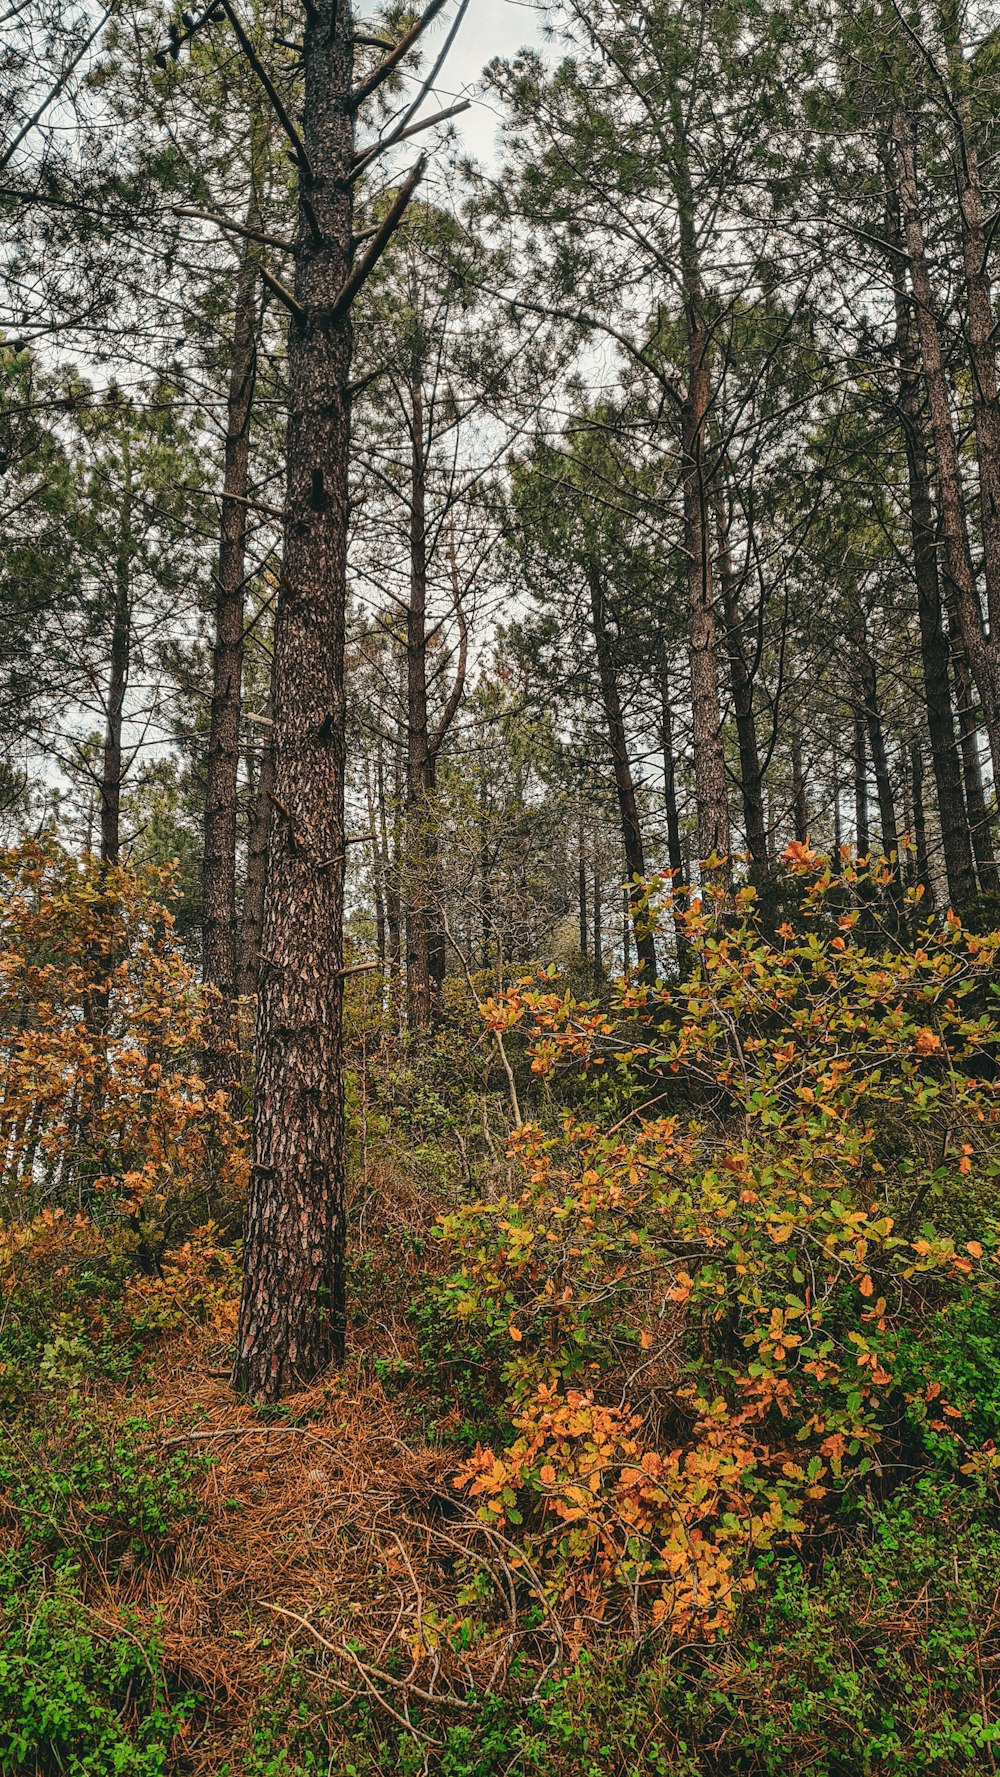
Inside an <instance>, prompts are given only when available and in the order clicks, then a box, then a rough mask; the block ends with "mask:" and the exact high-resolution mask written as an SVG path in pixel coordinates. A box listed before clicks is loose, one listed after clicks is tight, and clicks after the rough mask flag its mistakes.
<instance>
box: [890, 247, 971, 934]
mask: <svg viewBox="0 0 1000 1777" xmlns="http://www.w3.org/2000/svg"><path fill="white" fill-rule="evenodd" d="M893 281H894V286H895V292H896V346H897V351H898V352H899V358H900V379H899V408H900V414H901V416H902V421H903V437H904V442H905V446H906V470H907V480H908V484H909V505H910V535H911V538H912V543H913V577H914V580H915V582H916V590H917V618H918V622H919V626H920V657H921V664H922V668H923V680H924V707H925V710H926V714H927V733H928V737H929V739H930V743H931V765H932V768H933V772H934V789H935V793H936V796H937V805H938V817H939V819H940V823H941V849H942V852H943V854H944V867H945V876H946V878H947V882H948V896H949V899H950V901H951V904H952V906H953V907H968V906H971V904H972V902H973V901H974V900H975V898H976V874H975V866H974V863H973V856H972V845H971V841H970V837H969V821H968V815H967V813H966V808H965V797H964V794H963V791H962V772H961V765H960V762H959V755H958V747H957V745H956V741H955V722H954V715H953V713H952V707H951V690H950V685H949V673H948V655H949V647H948V637H947V634H946V633H945V627H944V612H943V610H942V606H941V587H940V582H939V579H938V556H937V537H936V534H935V520H934V502H933V498H932V495H931V477H930V468H929V465H928V462H927V450H926V445H925V442H924V430H923V416H922V413H921V401H920V387H919V370H918V368H917V364H916V362H915V360H914V355H913V350H912V334H911V327H910V318H909V314H908V312H907V305H906V298H905V293H904V291H903V289H902V287H901V284H900V280H899V279H898V277H894V280H893Z"/></svg>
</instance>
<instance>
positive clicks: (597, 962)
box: [593, 864, 604, 981]
mask: <svg viewBox="0 0 1000 1777" xmlns="http://www.w3.org/2000/svg"><path fill="white" fill-rule="evenodd" d="M602 896H603V890H602V887H601V872H600V868H599V866H598V865H597V864H595V865H594V894H593V906H594V976H595V979H596V980H597V981H600V980H601V978H602V976H603V974H604V924H603V921H604V905H603V900H602Z"/></svg>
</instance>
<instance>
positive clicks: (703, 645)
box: [672, 103, 731, 880]
mask: <svg viewBox="0 0 1000 1777" xmlns="http://www.w3.org/2000/svg"><path fill="white" fill-rule="evenodd" d="M672 122H673V133H674V155H675V167H674V188H675V192H676V196H677V214H678V223H679V230H680V271H681V282H682V287H683V297H684V327H685V335H686V347H687V367H686V386H685V390H684V400H683V408H682V414H681V481H682V491H683V506H684V552H685V557H686V560H687V606H688V612H687V615H688V654H689V658H690V665H691V731H692V748H693V753H694V789H695V801H696V803H697V806H698V849H699V851H700V853H701V857H702V859H703V860H704V859H706V858H708V857H710V856H711V855H712V854H713V853H714V854H715V855H716V856H717V857H719V858H725V859H728V857H729V851H730V845H731V838H730V831H729V796H728V790H727V786H726V760H725V752H724V750H723V744H722V708H721V700H720V695H719V648H718V634H717V628H716V619H715V593H714V588H713V583H712V582H713V576H712V547H711V541H710V537H709V511H708V505H709V503H708V490H709V475H708V468H707V465H706V462H705V450H706V440H707V427H708V411H709V403H710V399H711V373H710V364H709V330H708V326H707V324H706V320H705V292H704V289H703V286H702V277H701V269H700V266H699V259H698V242H697V230H696V222H695V213H694V195H693V191H692V186H691V175H690V167H689V164H688V154H687V146H686V141H685V132H684V128H683V122H682V119H681V116H680V108H679V103H678V104H675V107H674V114H673V118H672ZM728 875H729V870H728V864H727V865H726V866H724V868H723V876H724V878H725V879H726V880H728Z"/></svg>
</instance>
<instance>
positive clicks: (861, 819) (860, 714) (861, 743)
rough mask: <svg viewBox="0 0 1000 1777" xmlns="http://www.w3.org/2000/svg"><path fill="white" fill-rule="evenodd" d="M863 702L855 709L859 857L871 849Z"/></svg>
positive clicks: (855, 827)
mask: <svg viewBox="0 0 1000 1777" xmlns="http://www.w3.org/2000/svg"><path fill="white" fill-rule="evenodd" d="M866 733H867V731H866V728H865V715H864V707H863V704H861V703H858V704H856V705H855V709H854V849H855V852H856V853H857V856H858V857H859V858H866V857H867V856H868V853H869V851H870V850H871V835H870V832H869V828H868V746H867V740H866Z"/></svg>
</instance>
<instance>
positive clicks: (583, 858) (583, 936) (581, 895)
mask: <svg viewBox="0 0 1000 1777" xmlns="http://www.w3.org/2000/svg"><path fill="white" fill-rule="evenodd" d="M576 881H577V890H576V899H577V907H578V910H579V915H580V960H581V962H586V960H587V949H588V943H587V939H588V936H589V934H588V930H587V853H586V850H585V848H584V843H583V828H582V827H581V828H580V831H579V833H578V835H577V872H576Z"/></svg>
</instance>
